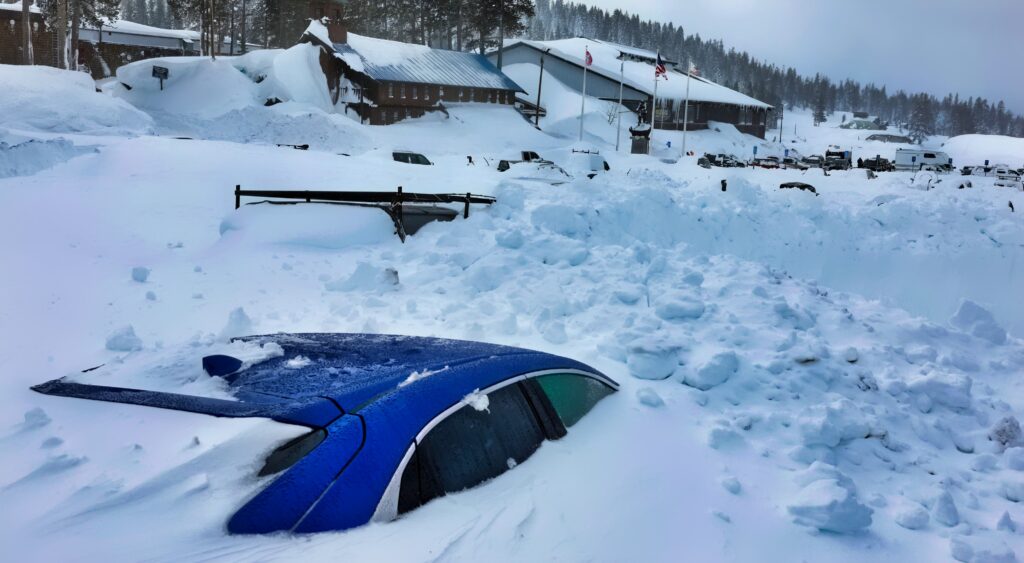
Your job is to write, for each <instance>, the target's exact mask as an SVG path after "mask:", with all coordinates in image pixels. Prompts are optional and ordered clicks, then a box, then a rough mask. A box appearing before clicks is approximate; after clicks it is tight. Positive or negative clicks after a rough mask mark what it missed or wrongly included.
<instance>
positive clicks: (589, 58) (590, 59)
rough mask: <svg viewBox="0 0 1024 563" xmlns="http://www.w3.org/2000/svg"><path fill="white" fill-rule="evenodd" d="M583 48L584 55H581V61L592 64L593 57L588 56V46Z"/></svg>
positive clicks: (588, 64)
mask: <svg viewBox="0 0 1024 563" xmlns="http://www.w3.org/2000/svg"><path fill="white" fill-rule="evenodd" d="M583 50H584V52H585V54H586V56H584V57H583V62H585V63H586V64H587V66H590V65H592V64H594V57H591V56H590V47H584V48H583Z"/></svg>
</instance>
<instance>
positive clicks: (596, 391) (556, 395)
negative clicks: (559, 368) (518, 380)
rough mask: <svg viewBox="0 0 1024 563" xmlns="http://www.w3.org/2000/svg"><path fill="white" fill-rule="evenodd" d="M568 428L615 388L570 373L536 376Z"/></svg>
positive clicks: (536, 379)
mask: <svg viewBox="0 0 1024 563" xmlns="http://www.w3.org/2000/svg"><path fill="white" fill-rule="evenodd" d="M534 379H535V381H536V382H537V383H538V384H539V385H540V387H541V389H543V390H544V394H546V395H547V397H548V400H549V401H551V406H553V407H554V408H555V412H557V413H558V416H559V418H561V419H562V424H564V425H565V427H566V428H568V427H570V426H572V425H574V424H576V423H577V422H579V421H580V419H581V418H583V416H584V415H585V414H587V413H588V412H590V409H592V408H594V405H596V404H597V402H598V401H600V400H601V399H603V398H605V397H607V396H608V395H611V394H612V393H613V392H614V391H615V390H614V389H612V388H611V387H609V386H607V385H605V384H604V383H601V382H600V381H598V380H596V379H593V378H590V377H585V376H582V375H574V374H568V373H558V374H553V375H542V376H540V377H536V378H534Z"/></svg>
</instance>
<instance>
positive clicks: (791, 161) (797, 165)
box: [782, 156, 810, 170]
mask: <svg viewBox="0 0 1024 563" xmlns="http://www.w3.org/2000/svg"><path fill="white" fill-rule="evenodd" d="M782 168H784V169H790V168H793V169H796V170H807V169H808V168H810V167H809V166H807V165H806V164H804V163H803V162H801V161H800V160H798V159H795V158H793V157H791V156H787V157H786V158H783V159H782Z"/></svg>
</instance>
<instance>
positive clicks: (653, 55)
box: [587, 39, 676, 64]
mask: <svg viewBox="0 0 1024 563" xmlns="http://www.w3.org/2000/svg"><path fill="white" fill-rule="evenodd" d="M587 41H593V42H596V43H601V44H603V45H607V46H609V47H614V48H615V49H618V50H619V52H620V53H622V54H623V55H627V56H629V57H634V58H638V59H648V60H650V61H652V62H653V61H656V60H658V53H657V52H655V51H649V50H647V49H641V48H639V47H631V46H629V45H623V44H621V43H613V42H611V41H601V40H599V39H587ZM661 60H662V62H664V63H665V64H676V61H673V60H671V59H669V58H667V57H665V56H664V55H663V56H662V57H661Z"/></svg>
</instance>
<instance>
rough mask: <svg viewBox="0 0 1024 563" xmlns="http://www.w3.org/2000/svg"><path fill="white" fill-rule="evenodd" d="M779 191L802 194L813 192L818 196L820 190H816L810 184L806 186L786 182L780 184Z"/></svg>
mask: <svg viewBox="0 0 1024 563" xmlns="http://www.w3.org/2000/svg"><path fill="white" fill-rule="evenodd" d="M779 189H780V190H800V191H802V192H811V193H812V194H814V195H818V190H817V189H815V188H814V186H812V185H810V184H806V183H804V182H785V183H783V184H779Z"/></svg>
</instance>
